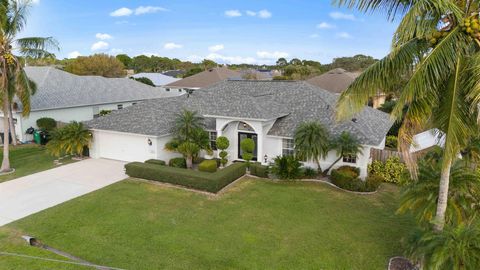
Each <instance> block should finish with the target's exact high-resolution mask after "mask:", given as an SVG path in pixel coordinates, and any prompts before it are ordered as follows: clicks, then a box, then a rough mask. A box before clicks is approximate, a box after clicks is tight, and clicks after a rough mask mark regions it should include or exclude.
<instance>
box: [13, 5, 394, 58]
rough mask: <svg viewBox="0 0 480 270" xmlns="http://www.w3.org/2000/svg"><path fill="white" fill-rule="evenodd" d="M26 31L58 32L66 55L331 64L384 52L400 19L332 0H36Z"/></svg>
mask: <svg viewBox="0 0 480 270" xmlns="http://www.w3.org/2000/svg"><path fill="white" fill-rule="evenodd" d="M33 1H34V4H33V5H32V7H31V10H30V17H29V20H28V24H27V27H26V29H25V31H24V32H23V33H22V34H21V35H22V36H44V37H46V36H52V37H54V38H55V39H56V40H57V41H58V42H59V43H60V51H58V52H56V55H57V57H58V58H60V59H62V58H73V57H76V56H79V55H83V56H85V55H91V54H94V53H108V54H112V55H116V54H120V53H125V54H128V55H130V56H136V55H140V54H145V55H159V56H166V57H171V58H178V59H181V60H189V61H192V62H198V61H201V60H202V59H205V58H206V59H211V60H214V61H216V62H218V63H222V64H223V63H225V64H238V63H248V64H272V63H275V61H276V60H277V59H278V58H279V57H285V58H287V59H292V58H300V59H309V60H316V61H320V62H321V63H323V64H325V63H330V62H331V61H332V59H333V58H335V57H342V56H353V55H356V54H366V55H371V56H374V57H376V58H382V57H384V56H385V55H386V54H387V53H388V51H389V48H390V42H391V38H392V35H393V32H394V30H395V27H396V22H393V23H392V22H389V21H387V19H386V18H385V16H384V15H381V14H371V13H369V14H363V13H359V12H357V11H355V10H349V9H346V8H337V7H334V6H332V3H331V0H309V1H307V0H223V1H222V0H208V1H205V0H169V1H167V0H33Z"/></svg>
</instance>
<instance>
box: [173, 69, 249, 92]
mask: <svg viewBox="0 0 480 270" xmlns="http://www.w3.org/2000/svg"><path fill="white" fill-rule="evenodd" d="M241 76H242V75H241V74H240V73H239V72H237V71H234V70H231V69H229V68H227V67H217V68H211V69H209V70H205V71H202V72H200V73H197V74H195V75H192V76H190V77H187V78H184V79H182V80H179V81H176V82H173V83H170V84H167V85H165V87H175V88H205V87H209V86H211V85H213V84H215V83H218V82H220V81H223V80H226V79H238V78H241Z"/></svg>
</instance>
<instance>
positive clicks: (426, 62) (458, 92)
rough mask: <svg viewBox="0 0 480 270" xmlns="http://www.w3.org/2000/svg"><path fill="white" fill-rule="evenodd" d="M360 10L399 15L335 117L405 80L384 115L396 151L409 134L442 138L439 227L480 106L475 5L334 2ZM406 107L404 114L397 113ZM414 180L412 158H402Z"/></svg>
mask: <svg viewBox="0 0 480 270" xmlns="http://www.w3.org/2000/svg"><path fill="white" fill-rule="evenodd" d="M334 2H336V3H337V4H339V5H346V6H349V7H357V8H358V9H359V10H361V11H374V10H379V11H384V12H385V13H387V14H388V16H389V18H390V19H395V18H397V17H401V21H400V24H399V26H398V28H397V30H396V32H395V34H394V37H393V42H392V50H391V52H390V54H389V55H387V56H386V57H385V58H383V59H381V60H380V61H378V62H377V63H375V64H373V65H372V66H370V67H369V68H368V69H367V70H365V72H363V74H362V75H360V76H359V77H358V78H357V79H356V80H355V81H354V82H353V83H352V84H351V85H350V87H349V88H348V89H347V90H346V91H345V92H343V93H342V95H341V97H340V100H339V103H338V115H337V116H338V118H339V119H349V118H350V117H352V115H354V114H355V113H358V112H360V111H361V110H363V108H364V105H365V104H366V103H367V101H368V99H369V97H371V96H374V95H375V94H376V92H377V89H390V88H391V86H392V84H393V83H394V82H395V80H393V79H392V78H395V77H398V76H406V80H407V82H406V84H405V86H404V87H403V89H402V90H401V92H400V93H399V98H398V102H397V104H396V106H395V108H394V109H393V111H392V117H393V118H395V119H402V117H404V121H403V124H402V127H401V129H400V132H399V142H400V149H401V150H402V152H404V153H405V154H407V157H408V154H409V148H410V145H411V142H412V137H413V135H415V134H417V133H419V132H421V131H423V129H424V128H425V127H433V128H437V129H439V130H441V131H442V132H443V133H444V134H445V136H444V137H445V138H444V139H445V151H444V155H443V164H442V168H441V171H442V173H441V177H440V185H439V192H438V193H439V196H438V202H437V209H436V213H435V219H436V222H435V226H434V227H435V229H436V230H437V231H441V230H442V229H443V226H444V224H445V212H446V209H447V201H448V194H449V192H448V188H449V182H450V170H451V167H452V163H453V162H454V160H455V159H456V157H457V156H458V154H459V153H460V151H461V149H463V148H464V147H465V146H466V145H467V143H468V140H469V138H470V137H471V136H472V134H475V132H476V130H477V115H478V104H479V103H480V32H479V31H480V28H479V22H478V19H479V15H478V13H477V11H478V8H479V3H478V1H456V0H422V1H413V0H406V1H401V0H385V1H379V0H335V1H334ZM404 108H407V109H406V112H405V111H404ZM407 161H409V165H410V167H411V171H412V172H413V174H414V175H415V172H416V168H415V162H413V159H409V158H407Z"/></svg>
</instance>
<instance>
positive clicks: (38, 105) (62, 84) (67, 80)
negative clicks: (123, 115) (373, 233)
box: [25, 67, 173, 111]
mask: <svg viewBox="0 0 480 270" xmlns="http://www.w3.org/2000/svg"><path fill="white" fill-rule="evenodd" d="M25 72H26V73H27V76H28V77H29V78H30V79H31V80H33V81H34V82H35V83H36V84H37V92H36V94H35V95H33V96H32V98H31V107H32V111H39V110H48V109H58V108H70V107H79V106H89V105H98V104H108V103H121V102H131V101H141V100H147V99H152V98H161V97H167V96H172V95H173V94H170V93H166V92H164V91H162V90H161V89H157V88H155V87H151V86H148V85H145V84H143V83H139V82H136V81H134V80H132V79H128V78H104V77H100V76H77V75H74V74H71V73H68V72H65V71H62V70H59V69H56V68H53V67H26V68H25Z"/></svg>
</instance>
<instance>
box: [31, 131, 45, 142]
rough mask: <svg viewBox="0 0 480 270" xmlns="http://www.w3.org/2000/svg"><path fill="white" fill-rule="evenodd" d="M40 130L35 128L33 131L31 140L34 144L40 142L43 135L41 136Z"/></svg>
mask: <svg viewBox="0 0 480 270" xmlns="http://www.w3.org/2000/svg"><path fill="white" fill-rule="evenodd" d="M42 133H43V132H42V131H41V130H36V131H35V132H34V133H33V140H34V141H35V143H36V144H42V142H43V140H42V138H43V136H42Z"/></svg>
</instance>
